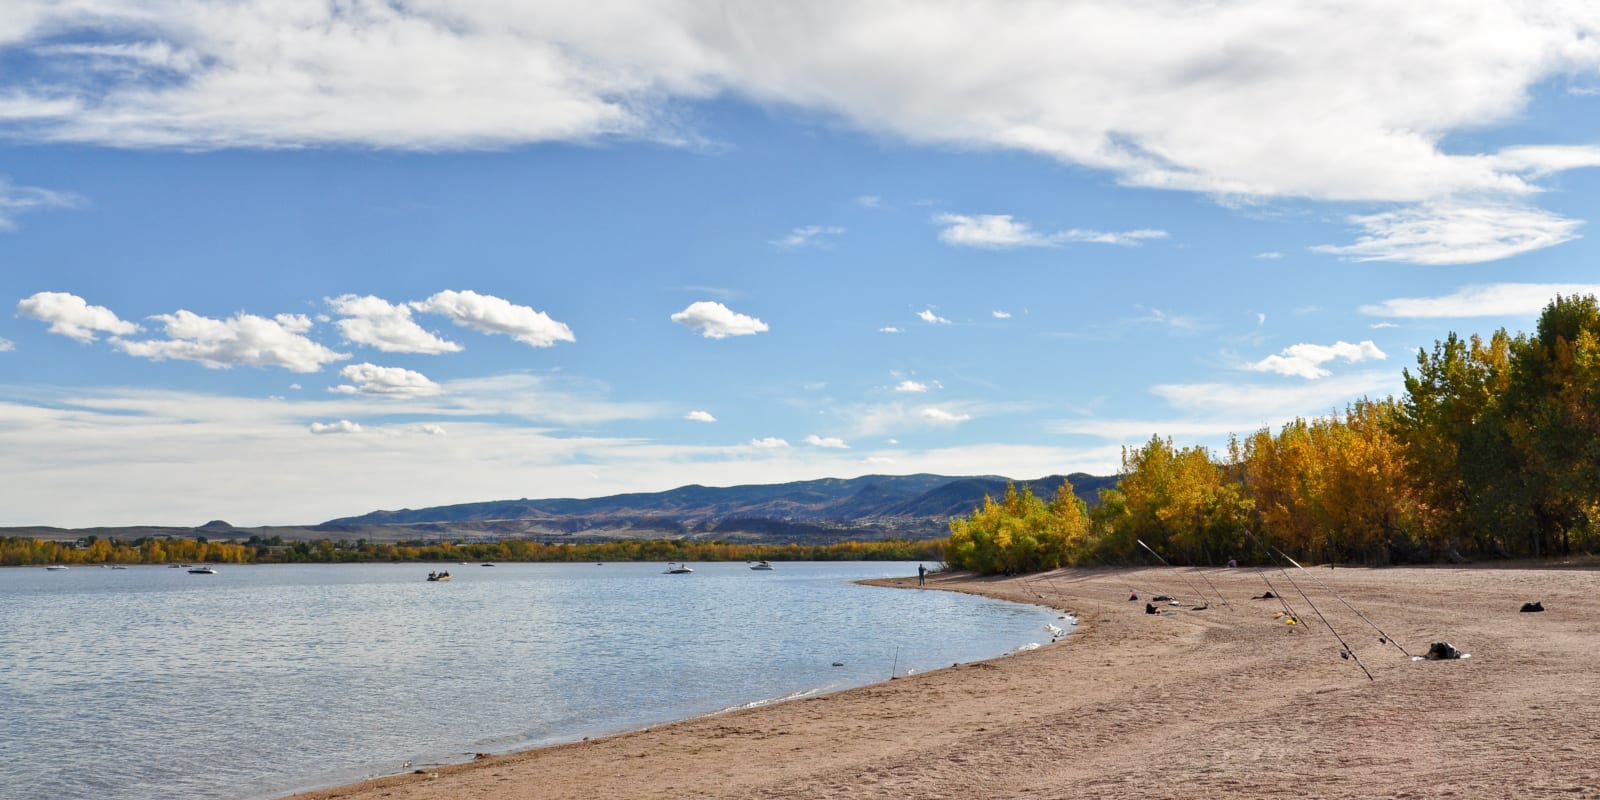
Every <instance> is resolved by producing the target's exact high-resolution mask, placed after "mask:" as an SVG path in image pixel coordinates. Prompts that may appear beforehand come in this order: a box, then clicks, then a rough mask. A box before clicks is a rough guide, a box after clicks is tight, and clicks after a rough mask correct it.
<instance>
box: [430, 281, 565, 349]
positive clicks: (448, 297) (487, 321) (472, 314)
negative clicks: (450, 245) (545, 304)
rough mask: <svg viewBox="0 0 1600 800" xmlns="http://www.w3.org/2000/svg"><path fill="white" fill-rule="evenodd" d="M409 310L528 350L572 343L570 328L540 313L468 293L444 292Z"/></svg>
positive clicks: (469, 291)
mask: <svg viewBox="0 0 1600 800" xmlns="http://www.w3.org/2000/svg"><path fill="white" fill-rule="evenodd" d="M410 305H411V307H412V308H414V309H416V310H418V311H423V312H427V313H429V314H439V315H441V316H444V317H448V318H449V319H450V321H451V322H454V323H455V324H457V325H460V326H462V327H464V328H471V329H473V330H475V331H479V332H482V333H489V334H496V333H498V334H504V335H506V336H510V337H511V338H513V339H515V340H517V341H519V342H522V343H523V344H526V345H529V346H532V347H553V346H555V343H556V342H575V341H577V339H576V338H574V337H573V335H572V329H571V328H568V327H567V326H566V325H565V324H564V323H561V322H557V321H555V320H553V319H551V318H550V316H549V315H548V314H546V313H544V312H543V311H535V310H534V309H532V308H529V307H528V306H519V305H517V304H515V303H512V302H510V301H509V300H504V299H502V298H499V297H495V296H494V295H488V294H478V293H477V292H474V291H472V290H470V289H469V290H466V291H460V292H458V291H454V290H446V291H443V292H439V293H438V294H436V295H434V296H432V297H430V298H428V299H427V300H422V301H418V302H414V303H411V304H410Z"/></svg>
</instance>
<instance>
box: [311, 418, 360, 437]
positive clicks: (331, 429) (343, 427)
mask: <svg viewBox="0 0 1600 800" xmlns="http://www.w3.org/2000/svg"><path fill="white" fill-rule="evenodd" d="M308 430H310V431H311V432H312V433H314V434H317V435H318V436H325V435H329V434H338V433H360V432H361V426H360V425H357V424H356V423H354V422H351V421H350V420H347V419H341V420H339V421H338V422H313V423H311V426H310V428H309V429H308Z"/></svg>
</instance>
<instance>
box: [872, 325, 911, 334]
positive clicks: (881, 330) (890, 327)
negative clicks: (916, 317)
mask: <svg viewBox="0 0 1600 800" xmlns="http://www.w3.org/2000/svg"><path fill="white" fill-rule="evenodd" d="M878 333H905V331H903V330H900V329H899V328H896V327H895V326H893V325H886V326H884V327H882V328H879V329H878Z"/></svg>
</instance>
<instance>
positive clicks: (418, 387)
mask: <svg viewBox="0 0 1600 800" xmlns="http://www.w3.org/2000/svg"><path fill="white" fill-rule="evenodd" d="M339 375H340V376H342V377H343V378H344V379H345V380H347V381H349V383H346V384H341V385H339V386H334V387H332V388H330V389H328V391H330V392H337V393H339V394H365V395H377V396H380V397H422V396H424V395H430V394H438V393H439V392H440V391H441V389H440V386H439V384H437V383H434V382H433V381H431V380H428V377H427V376H426V375H423V374H422V373H420V372H413V371H411V370H409V369H402V368H400V367H380V366H378V365H376V364H366V363H362V364H351V365H350V366H348V367H345V368H344V369H342V370H340V371H339Z"/></svg>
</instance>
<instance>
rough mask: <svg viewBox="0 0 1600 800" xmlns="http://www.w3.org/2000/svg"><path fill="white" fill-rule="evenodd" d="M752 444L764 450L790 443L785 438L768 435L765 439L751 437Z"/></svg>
mask: <svg viewBox="0 0 1600 800" xmlns="http://www.w3.org/2000/svg"><path fill="white" fill-rule="evenodd" d="M750 446H751V447H759V448H762V449H764V450H776V449H781V448H784V447H788V446H789V443H788V442H787V441H785V440H783V439H779V438H778V437H776V436H768V437H766V438H764V439H751V440H750Z"/></svg>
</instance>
